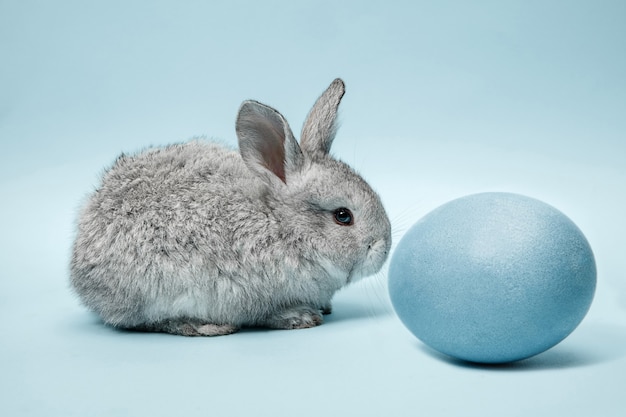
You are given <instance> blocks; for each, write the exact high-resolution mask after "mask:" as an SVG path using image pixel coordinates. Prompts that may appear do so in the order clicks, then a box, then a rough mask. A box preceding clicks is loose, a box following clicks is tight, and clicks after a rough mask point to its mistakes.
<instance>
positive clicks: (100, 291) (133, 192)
mask: <svg viewBox="0 0 626 417" xmlns="http://www.w3.org/2000/svg"><path fill="white" fill-rule="evenodd" d="M255 181H256V180H255V179H254V178H253V177H252V176H251V175H250V173H249V170H247V168H246V167H245V165H244V164H243V162H242V161H241V157H240V156H239V155H238V154H237V153H236V152H234V151H231V150H229V149H226V148H224V147H222V146H220V145H217V144H213V143H208V142H201V141H192V142H189V143H185V144H177V145H172V146H168V147H166V148H157V149H150V150H147V151H144V152H142V153H139V154H137V155H130V156H129V155H122V156H120V157H119V158H118V159H117V160H116V162H115V163H114V164H113V166H112V167H111V168H110V169H109V170H108V171H106V172H105V174H104V175H103V179H102V183H101V185H100V187H99V188H98V189H97V190H96V191H95V192H94V193H93V195H92V196H91V197H90V198H89V199H88V201H87V204H86V205H85V206H84V208H83V210H82V212H81V215H80V217H79V221H78V233H77V238H76V241H75V244H74V249H73V257H72V264H71V275H72V284H73V287H74V288H75V290H76V291H77V293H78V294H79V295H80V296H81V298H82V299H83V301H84V302H85V303H86V304H87V305H89V306H90V307H91V308H92V309H94V310H96V311H97V312H98V313H99V314H100V315H101V316H103V317H104V318H105V320H107V321H109V322H111V323H113V324H115V323H116V322H120V323H124V325H126V326H130V325H132V323H129V322H128V318H129V317H132V318H136V319H137V321H138V322H141V321H143V320H145V314H147V312H146V306H150V308H152V309H153V310H154V308H156V309H158V308H159V306H158V305H156V306H155V305H154V300H162V301H163V303H166V304H169V306H168V307H167V309H168V310H171V308H172V305H175V303H176V302H177V301H176V300H178V299H181V300H182V299H184V300H186V301H185V303H186V305H181V306H180V308H181V311H182V310H184V311H189V310H193V308H194V306H190V305H189V303H194V301H193V297H191V298H190V297H188V296H187V295H188V294H189V293H194V294H203V295H206V294H210V293H215V288H206V287H211V286H212V287H215V286H219V282H218V281H217V280H218V278H219V275H220V274H222V275H226V273H227V272H228V271H234V270H236V269H237V268H238V266H237V264H236V262H235V261H234V260H233V259H235V256H234V255H233V256H231V257H229V256H225V255H224V254H228V253H232V252H233V251H235V250H237V249H238V248H237V247H233V244H234V242H237V241H244V242H251V244H252V242H253V241H254V240H256V239H254V238H253V237H254V236H255V235H257V231H255V230H253V229H257V228H264V227H265V225H264V223H266V222H267V214H264V213H263V210H262V208H260V207H259V205H258V202H255V201H254V199H253V198H251V195H252V194H254V193H255V190H256V188H255V187H257V185H256V183H255ZM242 221H245V223H246V225H248V226H249V227H247V228H242V227H241V226H242ZM241 233H246V234H249V236H238V234H241ZM259 234H260V233H259ZM240 250H245V248H240ZM200 277H201V278H202V279H199V278H200ZM205 305H206V303H205V302H202V303H200V305H198V309H200V310H202V309H204V308H205V307H204V306H205ZM152 313H153V314H155V315H158V311H152ZM202 313H204V314H206V312H205V311H199V312H198V314H199V315H200V314H202ZM170 314H171V313H170Z"/></svg>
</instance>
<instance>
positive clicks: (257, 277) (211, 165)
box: [70, 79, 391, 336]
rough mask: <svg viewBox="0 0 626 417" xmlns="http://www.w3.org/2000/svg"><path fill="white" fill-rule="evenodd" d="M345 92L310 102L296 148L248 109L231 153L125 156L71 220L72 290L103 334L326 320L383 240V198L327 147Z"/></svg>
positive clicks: (207, 150) (384, 249)
mask: <svg viewBox="0 0 626 417" xmlns="http://www.w3.org/2000/svg"><path fill="white" fill-rule="evenodd" d="M344 91H345V89H344V84H343V82H342V81H341V80H340V79H336V80H335V81H333V83H332V84H331V85H330V87H328V89H327V90H326V91H325V92H324V93H323V94H322V96H321V97H320V98H319V99H318V100H317V101H316V103H315V105H314V106H313V108H312V109H311V111H310V113H309V115H308V117H307V119H306V121H305V123H304V126H303V128H302V135H301V141H300V144H298V142H297V141H296V140H295V138H294V136H293V133H292V132H291V129H290V127H289V125H288V124H287V121H286V120H285V119H284V117H283V116H282V115H281V114H280V113H278V112H277V111H276V110H274V109H273V108H271V107H268V106H266V105H263V104H261V103H258V102H256V101H245V102H244V103H243V104H242V105H241V108H240V110H239V115H238V117H237V123H236V131H237V136H238V138H239V153H237V152H236V151H234V150H231V149H226V148H225V147H224V146H221V145H218V144H215V143H211V142H207V141H201V140H194V141H190V142H187V143H183V144H175V145H171V146H167V147H163V148H151V149H148V150H145V151H143V152H140V153H138V154H136V155H124V154H122V155H121V156H120V157H119V158H118V159H117V160H116V161H115V163H114V164H113V166H112V167H111V168H110V169H108V170H107V171H106V172H105V173H104V175H103V178H102V183H101V184H100V186H99V188H97V189H96V190H95V192H94V193H93V195H91V196H90V197H89V199H88V200H87V202H86V204H85V206H84V207H83V209H82V211H81V212H80V215H79V219H78V230H77V235H76V240H75V243H74V246H73V253H72V259H71V267H70V269H71V285H72V287H73V289H74V290H75V292H76V293H77V294H78V295H79V297H80V298H81V300H82V301H83V303H84V304H85V305H86V306H87V307H89V308H90V309H91V310H93V311H95V312H96V313H97V314H99V315H100V317H101V318H102V320H103V321H104V322H105V323H107V324H109V325H112V326H115V327H120V328H126V329H134V330H142V331H155V332H167V333H173V334H179V335H185V336H217V335H226V334H230V333H233V332H235V331H237V330H238V329H240V328H242V327H255V326H260V327H269V328H276V329H300V328H307V327H313V326H317V325H319V324H321V323H322V321H323V319H322V314H323V313H324V314H327V313H330V309H331V307H330V306H331V304H330V303H331V298H332V297H333V294H334V293H335V292H336V291H337V290H339V289H340V288H342V287H344V286H345V285H347V284H349V283H351V282H354V281H356V280H358V279H360V278H362V277H364V276H367V275H371V274H373V273H376V272H377V271H378V270H379V269H380V268H381V267H382V265H383V263H384V262H385V260H386V259H387V255H388V253H389V249H390V245H391V234H390V224H389V220H388V218H387V215H386V213H385V209H384V208H383V206H382V204H381V202H380V199H379V197H378V195H377V194H376V193H375V192H374V191H373V190H372V189H371V188H370V186H369V185H368V184H367V183H366V182H365V181H364V180H363V179H362V178H361V177H360V176H359V175H358V174H357V173H355V172H354V171H353V170H352V169H351V168H350V167H348V166H347V165H346V164H344V163H343V162H340V161H338V160H336V159H334V158H333V157H332V156H331V155H330V154H329V151H330V146H331V144H332V142H333V139H334V137H335V132H336V122H335V120H336V116H337V108H338V106H339V103H340V101H341V98H342V97H343V94H344Z"/></svg>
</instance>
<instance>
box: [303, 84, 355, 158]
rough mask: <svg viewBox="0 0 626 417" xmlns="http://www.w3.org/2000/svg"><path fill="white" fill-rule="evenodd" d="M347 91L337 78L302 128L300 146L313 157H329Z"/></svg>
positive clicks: (314, 107)
mask: <svg viewBox="0 0 626 417" xmlns="http://www.w3.org/2000/svg"><path fill="white" fill-rule="evenodd" d="M345 91H346V87H345V85H344V83H343V81H342V80H341V79H339V78H337V79H336V80H335V81H333V82H332V83H331V84H330V86H329V87H328V88H327V89H326V91H324V93H322V95H321V96H320V98H318V99H317V101H316V102H315V104H314V105H313V108H312V109H311V111H310V112H309V115H308V116H307V118H306V121H305V122H304V125H303V126H302V134H301V135H300V146H301V147H302V150H303V151H304V152H305V153H306V154H307V155H311V156H313V157H315V156H323V155H328V153H329V152H330V146H331V145H332V144H333V139H335V134H336V133H337V109H338V107H339V103H340V102H341V98H342V97H343V95H344V93H345Z"/></svg>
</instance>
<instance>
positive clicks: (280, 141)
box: [236, 100, 304, 184]
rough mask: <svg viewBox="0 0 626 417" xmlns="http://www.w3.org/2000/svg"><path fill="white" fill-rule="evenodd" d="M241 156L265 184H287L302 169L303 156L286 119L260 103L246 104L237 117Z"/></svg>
mask: <svg viewBox="0 0 626 417" xmlns="http://www.w3.org/2000/svg"><path fill="white" fill-rule="evenodd" d="M236 130H237V137H238V138H239V152H240V153H241V156H242V157H243V160H244V162H245V163H246V165H247V166H248V168H249V169H251V170H252V172H255V173H256V174H257V175H259V176H261V177H262V178H263V179H264V180H265V181H266V182H268V181H269V182H270V183H274V182H275V179H276V178H278V179H280V180H281V181H282V182H283V183H285V184H287V177H288V174H289V173H290V172H294V171H297V170H299V169H300V168H301V167H302V164H303V161H304V156H303V155H302V151H301V150H300V146H299V145H298V142H296V139H295V138H294V137H293V133H292V132H291V128H290V127H289V125H288V124H287V121H286V120H285V118H284V117H283V116H282V115H281V114H280V113H279V112H277V111H276V110H274V109H273V108H271V107H269V106H266V105H264V104H261V103H259V102H257V101H252V100H249V101H244V102H243V104H242V105H241V108H240V109H239V115H238V117H237V125H236Z"/></svg>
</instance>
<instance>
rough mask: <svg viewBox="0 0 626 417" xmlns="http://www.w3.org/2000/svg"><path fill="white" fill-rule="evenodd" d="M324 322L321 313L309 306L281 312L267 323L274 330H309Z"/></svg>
mask: <svg viewBox="0 0 626 417" xmlns="http://www.w3.org/2000/svg"><path fill="white" fill-rule="evenodd" d="M323 322H324V319H323V318H322V315H321V314H320V311H319V310H317V309H314V308H311V307H308V306H298V307H293V308H290V309H288V310H284V311H281V312H280V313H278V314H276V315H275V316H274V317H272V318H270V319H269V320H268V322H267V325H268V327H271V328H274V329H286V330H292V329H308V328H310V327H315V326H319V325H320V324H322V323H323Z"/></svg>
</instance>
